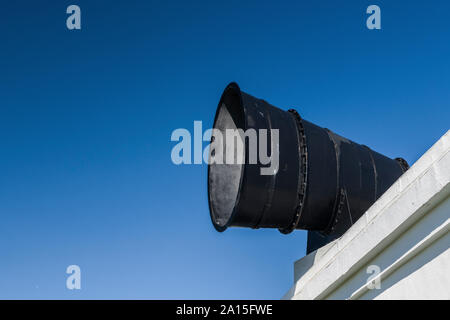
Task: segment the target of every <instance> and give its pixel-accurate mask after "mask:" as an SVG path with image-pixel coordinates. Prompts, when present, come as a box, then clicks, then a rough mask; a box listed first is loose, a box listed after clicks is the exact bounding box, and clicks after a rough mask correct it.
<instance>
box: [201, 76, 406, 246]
mask: <svg viewBox="0 0 450 320" xmlns="http://www.w3.org/2000/svg"><path fill="white" fill-rule="evenodd" d="M214 128H215V129H217V130H219V131H220V132H222V133H223V135H224V136H225V131H226V130H227V129H242V130H243V131H244V132H245V131H246V130H248V129H254V130H256V131H258V130H259V129H267V130H268V131H269V132H271V131H273V130H274V129H278V133H279V139H278V141H276V142H278V143H277V144H276V145H273V146H272V148H271V150H270V151H271V152H272V154H273V152H274V151H278V156H279V159H278V168H277V169H278V170H277V171H276V173H275V174H266V175H263V174H261V169H262V168H264V167H267V165H263V164H261V163H260V162H258V163H256V164H249V154H250V153H249V148H248V145H247V144H245V142H246V141H247V140H245V139H246V137H242V134H241V137H242V139H243V141H244V149H243V150H237V149H236V148H235V149H234V150H235V151H237V152H238V153H239V152H241V153H243V155H244V158H245V163H243V164H216V163H212V164H210V165H209V166H208V199H209V207H210V214H211V219H212V222H213V224H214V226H215V228H216V229H217V230H218V231H223V230H225V229H226V228H227V227H230V226H236V227H250V228H278V229H279V230H280V231H281V232H283V233H289V232H291V231H292V230H294V229H305V230H311V231H318V232H320V234H321V235H323V236H324V237H325V238H326V241H325V242H327V241H329V240H331V239H332V238H336V237H337V236H340V235H341V234H342V233H343V232H345V231H346V230H347V229H348V228H349V227H350V226H351V225H352V224H353V223H354V222H355V221H356V220H357V219H358V218H359V217H360V216H361V215H362V214H363V213H364V212H365V211H366V210H367V209H368V208H369V207H370V206H371V205H372V204H373V203H374V202H375V200H376V199H378V198H379V197H380V195H381V194H382V193H384V192H385V191H386V190H387V189H388V188H389V186H390V185H391V184H392V183H393V182H394V181H395V180H396V179H397V178H398V177H399V176H400V175H401V174H402V173H403V172H404V171H405V170H406V169H407V163H406V161H404V160H402V159H400V158H398V159H390V158H388V157H385V156H383V155H382V154H380V153H377V152H375V151H373V150H371V149H370V148H368V147H367V146H364V145H360V144H357V143H355V142H352V141H350V140H348V139H346V138H343V137H341V136H339V135H337V134H335V133H333V132H331V131H330V130H328V129H325V128H321V127H319V126H317V125H315V124H313V123H311V122H309V121H306V120H304V119H301V117H300V115H299V114H298V113H297V112H296V111H295V110H289V111H284V110H281V109H279V108H276V107H274V106H272V105H270V104H269V103H267V102H266V101H264V100H260V99H257V98H254V97H252V96H251V95H248V94H246V93H244V92H242V91H241V90H240V89H239V87H238V85H237V84H235V83H231V84H230V85H228V86H227V88H226V89H225V91H224V93H223V95H222V98H221V100H220V102H219V106H218V108H217V112H216V117H215V121H214ZM213 136H214V134H213ZM268 136H269V138H270V134H269V135H268ZM260 139H261V136H258V142H260V141H259V140H260ZM269 140H270V139H269ZM271 142H272V143H274V142H275V141H271ZM226 152H227V151H226V147H225V146H224V149H223V153H224V154H225V153H226ZM309 247H314V246H313V245H309Z"/></svg>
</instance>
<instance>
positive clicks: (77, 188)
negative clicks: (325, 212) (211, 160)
mask: <svg viewBox="0 0 450 320" xmlns="http://www.w3.org/2000/svg"><path fill="white" fill-rule="evenodd" d="M70 4H77V5H79V6H80V7H81V11H82V30H80V31H69V30H67V28H66V22H65V20H66V17H67V15H66V13H65V11H66V8H67V6H68V5H70ZM370 4H377V5H379V6H380V7H381V18H382V22H381V26H382V30H374V31H370V30H368V29H367V28H366V26H365V20H366V18H367V14H366V13H365V11H366V8H367V6H368V5H370ZM449 12H450V3H449V2H448V1H432V2H424V1H334V0H333V1H332V0H329V1H271V2H269V1H261V0H258V1H92V0H89V1H87V0H86V1H85V0H74V1H27V2H23V1H21V2H18V1H2V4H1V5H0V35H1V47H0V217H1V219H0V298H62V299H66V298H69V299H71V298H75V299H78V298H83V299H90V298H137V299H141V298H190V299H194V298H206V299H208V298H237V299H238V298H274V299H277V298H280V297H281V296H282V295H283V294H284V293H285V292H286V291H287V290H288V289H289V287H290V286H291V284H292V280H293V262H294V261H295V260H296V259H299V258H300V257H302V256H303V255H304V254H305V244H306V233H305V232H301V231H298V232H294V233H292V234H290V235H288V236H284V235H282V234H280V233H279V232H278V231H276V230H249V229H229V230H227V231H226V232H225V233H217V232H216V231H215V230H214V228H213V226H212V224H211V223H210V218H209V212H208V203H207V193H206V166H205V165H192V166H175V165H174V164H172V162H171V159H170V151H171V149H172V147H173V146H174V144H175V143H173V142H171V141H170V135H171V133H172V131H173V130H174V129H176V128H187V129H190V130H192V128H193V121H194V120H202V121H203V123H204V126H205V127H208V126H209V127H210V126H211V125H212V121H213V117H214V113H215V109H216V106H217V103H218V100H219V98H220V94H221V93H222V90H223V89H224V87H225V86H226V85H227V83H229V82H230V81H237V82H238V83H239V85H240V86H241V88H242V89H243V90H244V91H246V92H249V93H251V94H253V95H255V96H257V97H261V98H264V99H265V100H267V101H269V102H271V103H272V104H274V105H276V106H278V107H281V108H284V109H287V108H289V107H292V106H295V107H296V108H297V109H298V110H299V112H300V114H301V115H302V116H303V117H304V118H306V119H308V120H310V121H312V122H315V123H317V124H319V125H321V126H324V127H328V128H330V129H332V130H333V131H335V132H337V133H339V134H341V135H343V136H345V137H348V138H350V139H352V140H354V141H356V142H359V143H362V144H366V145H368V146H370V147H372V148H373V149H374V150H376V151H379V152H381V153H384V154H386V155H388V156H390V157H397V156H402V157H404V158H405V159H407V160H408V161H409V162H410V163H413V162H414V161H416V160H417V159H418V157H420V155H421V154H423V153H424V152H425V151H426V150H427V149H428V148H429V147H430V146H431V145H432V144H433V143H434V142H435V141H436V140H437V139H438V138H439V137H440V136H441V135H443V134H444V133H445V131H446V130H448V129H449V120H450V90H449V88H450V41H449V40H450V28H449V25H448V16H449ZM71 264H77V265H79V266H80V267H81V271H82V289H81V290H79V291H76V290H74V291H69V290H67V289H66V287H65V281H66V277H67V275H66V273H65V270H66V267H67V266H68V265H71Z"/></svg>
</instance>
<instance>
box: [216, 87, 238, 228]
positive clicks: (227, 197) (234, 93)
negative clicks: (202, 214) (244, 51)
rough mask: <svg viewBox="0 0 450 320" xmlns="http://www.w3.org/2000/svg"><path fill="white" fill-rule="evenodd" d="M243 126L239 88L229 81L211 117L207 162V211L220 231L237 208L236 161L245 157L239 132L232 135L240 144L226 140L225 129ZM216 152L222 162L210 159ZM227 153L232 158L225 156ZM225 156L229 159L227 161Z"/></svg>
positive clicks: (231, 218) (226, 225)
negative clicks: (212, 120)
mask: <svg viewBox="0 0 450 320" xmlns="http://www.w3.org/2000/svg"><path fill="white" fill-rule="evenodd" d="M245 127H246V121H245V112H244V106H243V103H242V94H241V90H240V89H239V86H238V85H237V84H236V83H230V84H229V85H228V86H227V87H226V88H225V90H224V92H223V94H222V97H221V99H220V101H219V105H218V107H217V111H216V115H215V118H214V125H213V133H212V135H211V144H210V155H209V160H210V161H209V165H208V202H209V209H210V210H209V212H210V216H211V220H212V223H213V225H214V227H215V228H216V230H217V231H220V232H222V231H225V229H226V228H227V227H228V226H229V225H230V223H231V221H232V220H233V216H234V214H235V212H236V210H237V209H236V208H237V206H238V202H239V196H240V190H241V185H242V177H243V175H244V168H245V165H244V163H245V161H239V159H243V160H245V144H244V140H243V137H242V136H241V135H240V134H239V135H237V136H235V137H233V139H235V138H236V139H240V140H241V141H240V142H241V143H239V141H237V142H236V141H233V143H232V144H230V143H227V141H226V137H227V134H226V131H227V130H230V129H231V130H235V132H237V131H236V130H237V129H242V130H245ZM219 153H221V154H220V156H221V159H222V161H220V160H219V161H217V162H214V160H213V161H211V160H212V157H217V156H219ZM231 153H233V154H232V155H233V157H229V155H230V154H231ZM227 155H228V157H227ZM228 158H229V159H233V161H231V162H230V161H227V159H228ZM215 159H217V158H215ZM228 162H230V163H228Z"/></svg>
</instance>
